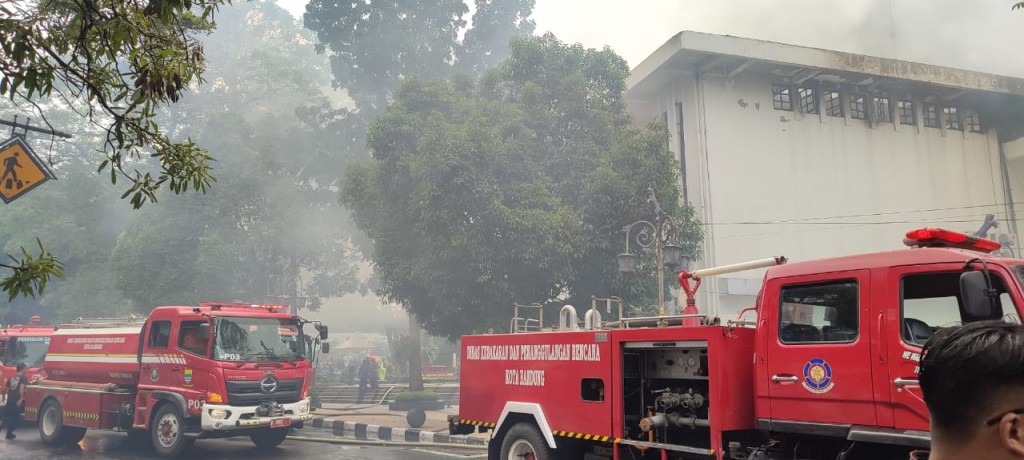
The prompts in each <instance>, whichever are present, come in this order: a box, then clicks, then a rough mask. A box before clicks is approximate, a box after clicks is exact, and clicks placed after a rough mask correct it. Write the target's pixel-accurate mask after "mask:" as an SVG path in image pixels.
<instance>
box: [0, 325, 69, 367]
mask: <svg viewBox="0 0 1024 460" xmlns="http://www.w3.org/2000/svg"><path fill="white" fill-rule="evenodd" d="M56 329H57V328H56V327H55V326H44V325H43V324H42V318H40V317H38V316H33V317H32V319H31V320H30V321H29V323H28V324H19V325H14V326H8V327H5V328H3V329H0V382H3V381H4V380H5V379H7V377H8V376H10V375H13V374H14V368H15V366H17V365H18V364H19V363H25V366H26V369H25V375H26V377H27V378H28V379H29V380H34V379H36V378H38V377H37V376H41V374H40V370H41V368H42V366H43V359H44V358H46V349H47V347H48V346H49V345H50V336H51V335H53V332H54V331H55V330H56Z"/></svg>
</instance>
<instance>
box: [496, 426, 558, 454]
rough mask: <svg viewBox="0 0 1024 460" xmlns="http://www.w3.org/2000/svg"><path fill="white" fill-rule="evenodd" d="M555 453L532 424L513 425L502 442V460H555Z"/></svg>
mask: <svg viewBox="0 0 1024 460" xmlns="http://www.w3.org/2000/svg"><path fill="white" fill-rule="evenodd" d="M554 458H555V454H554V451H552V450H551V448H550V447H548V442H547V441H546V440H545V439H544V435H542V434H540V430H538V429H537V427H536V426H534V425H533V424H532V423H524V422H520V423H517V424H515V425H512V428H509V429H508V432H507V433H505V439H504V440H503V441H502V442H501V460H519V459H523V460H553V459H554Z"/></svg>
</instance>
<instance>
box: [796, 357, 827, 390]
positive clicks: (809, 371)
mask: <svg viewBox="0 0 1024 460" xmlns="http://www.w3.org/2000/svg"><path fill="white" fill-rule="evenodd" d="M803 385H804V388H806V389H807V391H810V392H811V393H814V394H823V393H828V392H829V391H830V390H832V387H833V386H835V383H834V382H832V366H829V365H828V362H827V361H825V360H824V359H821V358H814V359H812V360H810V361H807V364H804V382H803Z"/></svg>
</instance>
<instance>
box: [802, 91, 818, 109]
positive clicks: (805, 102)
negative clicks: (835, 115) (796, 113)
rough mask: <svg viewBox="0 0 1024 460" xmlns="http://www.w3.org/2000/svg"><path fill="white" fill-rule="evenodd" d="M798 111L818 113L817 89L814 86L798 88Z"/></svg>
mask: <svg viewBox="0 0 1024 460" xmlns="http://www.w3.org/2000/svg"><path fill="white" fill-rule="evenodd" d="M800 111H801V112H803V113H818V91H817V90H816V89H814V88H800Z"/></svg>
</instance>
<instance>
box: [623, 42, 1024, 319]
mask: <svg viewBox="0 0 1024 460" xmlns="http://www.w3.org/2000/svg"><path fill="white" fill-rule="evenodd" d="M627 100H628V103H629V105H630V110H631V111H632V112H633V114H634V116H635V117H636V118H637V121H638V122H639V123H646V122H647V121H649V120H651V119H652V118H655V117H664V119H665V120H666V121H667V124H668V127H669V131H670V132H671V135H672V139H671V143H670V148H671V149H672V151H673V152H675V153H676V155H677V157H678V158H679V159H680V166H681V168H680V175H681V180H682V186H683V190H684V194H683V195H684V198H685V199H686V200H687V201H689V202H690V203H691V204H692V205H693V206H695V208H696V210H697V214H698V215H699V216H700V218H701V219H702V221H703V223H704V224H705V227H704V228H705V242H704V246H703V258H702V260H701V261H700V262H699V263H698V264H697V266H698V267H699V266H716V265H724V264H730V263H736V262H742V261H747V260H751V259H758V258H763V257H770V256H776V255H785V256H786V257H788V258H789V259H790V260H793V261H798V260H809V259H817V258H822V257H829V256H836V255H843V254H851V253H857V252H864V251H875V250H885V249H895V248H899V247H902V239H903V235H904V234H905V233H906V232H907V231H908V230H910V229H913V228H917V227H923V226H942V227H945V228H950V229H954V230H961V231H970V232H974V231H977V230H978V229H979V228H980V227H981V225H982V223H983V221H984V219H985V216H986V215H987V214H994V215H995V216H996V218H997V221H998V224H999V226H998V228H996V229H994V230H993V232H992V233H990V234H989V235H990V236H992V237H997V238H998V237H1001V238H1004V239H1005V238H1007V237H1010V236H1011V235H1014V234H1017V229H1018V228H1024V223H1021V222H1018V221H1017V219H1018V215H1020V214H1022V211H1024V208H1017V209H1015V206H1014V204H1015V203H1016V202H1017V201H1020V202H1024V148H1022V147H1024V142H1016V141H1014V139H1016V138H1018V137H1020V136H1021V135H1022V134H1024V131H1022V130H1021V129H1020V128H1019V127H1020V126H1021V125H1022V120H1024V117H1021V116H1020V108H1019V107H1022V106H1024V80H1021V79H1017V78H1011V77H1004V76H998V75H991V74H984V73H979V72H971V71H966V70H958V69H951V68H946V67H939V66H933V65H927V64H920V63H913V62H905V61H898V60H892V59H884V58H877V57H870V56H861V55H854V54H849V53H842V52H836V51H828V50H822V49H814V48H806V47H800V46H791V45H785V44H779V43H771V42H764V41H758V40H751V39H744V38H737V37H729V36H720V35H710V34H703V33H695V32H682V33H680V34H678V35H676V36H674V37H672V38H671V39H670V40H669V41H668V42H666V43H665V44H664V45H662V46H661V47H660V48H659V49H657V50H656V51H655V52H654V53H653V54H652V55H650V56H649V57H648V58H647V59H645V60H644V61H643V62H642V63H640V64H639V65H638V66H637V67H636V68H635V69H634V70H633V72H632V75H631V76H630V79H629V86H628V92H627ZM1010 246H1011V248H1012V250H1013V251H1014V253H1015V254H1016V255H1017V256H1020V251H1019V250H1020V248H1019V244H1018V243H1017V242H1016V241H1014V242H1012V244H1011V245H1010ZM762 276H763V271H761V272H747V273H740V274H734V275H729V276H728V277H724V278H719V279H718V280H717V281H716V282H708V283H706V284H705V285H704V286H702V287H701V290H702V295H701V297H700V298H698V306H700V307H701V310H702V311H712V312H718V313H719V314H720V315H722V316H723V317H731V316H732V314H734V313H735V312H736V311H738V309H739V308H741V307H745V306H750V305H752V304H753V302H754V298H755V296H756V294H757V291H758V289H759V288H760V284H761V281H760V280H761V277H762Z"/></svg>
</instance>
